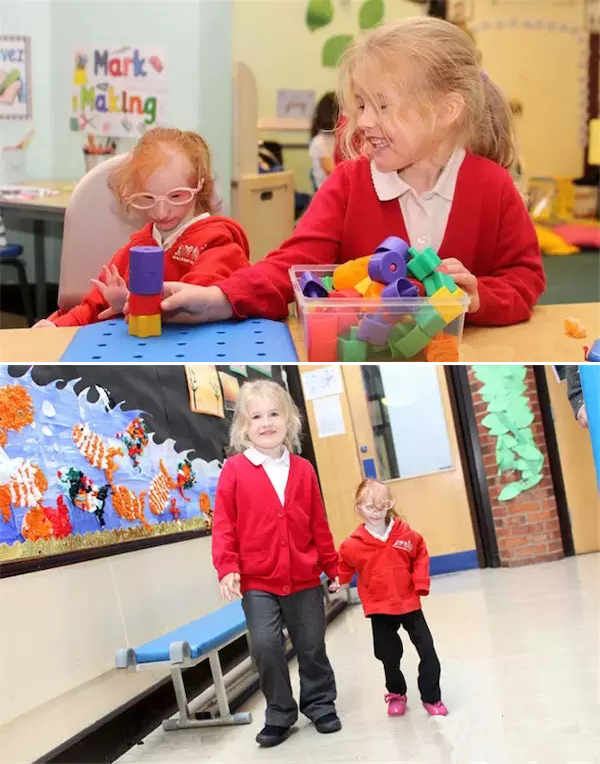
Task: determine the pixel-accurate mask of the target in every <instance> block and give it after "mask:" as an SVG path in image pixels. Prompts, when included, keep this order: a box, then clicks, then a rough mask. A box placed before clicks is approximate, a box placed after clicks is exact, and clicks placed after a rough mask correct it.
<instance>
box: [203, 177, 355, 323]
mask: <svg viewBox="0 0 600 764" xmlns="http://www.w3.org/2000/svg"><path fill="white" fill-rule="evenodd" d="M347 199H348V190H347V178H346V171H345V169H344V165H340V166H339V167H336V168H335V170H334V171H333V172H332V173H331V175H330V176H329V177H328V178H327V180H326V181H325V183H323V185H322V186H321V188H320V189H319V190H318V191H317V193H316V194H315V196H314V198H313V200H312V202H311V203H310V206H309V208H308V209H307V210H306V212H305V213H304V215H303V216H302V217H301V219H300V220H299V221H298V225H297V226H296V230H295V232H294V235H293V236H291V237H290V238H289V239H287V240H286V241H284V242H283V244H282V245H281V247H280V248H279V249H278V250H275V251H274V252H271V253H270V254H269V255H267V257H266V258H265V259H264V260H262V261H261V262H259V263H257V264H256V265H253V266H252V267H251V268H249V269H248V270H245V271H239V272H238V273H234V274H233V275H232V276H231V277H230V278H228V279H227V281H222V282H217V284H216V286H218V287H219V288H220V289H222V290H223V292H224V293H225V296H226V297H227V299H228V300H229V302H230V303H231V306H232V307H233V312H234V314H235V315H236V316H237V317H238V318H247V317H248V316H263V317H265V318H274V319H278V318H286V317H287V315H288V303H290V302H291V301H292V299H293V293H292V285H291V282H290V277H289V274H288V271H289V268H290V266H292V265H300V264H301V265H319V264H322V265H333V264H334V263H337V262H339V258H340V250H341V239H342V231H343V227H344V218H345V212H346V205H347Z"/></svg>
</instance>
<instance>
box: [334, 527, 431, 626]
mask: <svg viewBox="0 0 600 764" xmlns="http://www.w3.org/2000/svg"><path fill="white" fill-rule="evenodd" d="M339 554H340V574H339V575H340V583H341V584H347V583H349V582H350V581H351V580H352V578H353V577H354V573H355V571H358V594H359V597H360V599H361V602H362V606H363V610H364V611H365V615H373V614H374V613H379V614H387V615H403V614H404V613H411V612H413V610H420V609H421V599H420V596H424V595H427V594H429V582H430V579H429V554H428V553H427V547H426V546H425V542H424V541H423V537H422V536H421V535H420V534H418V533H417V532H416V531H413V530H412V528H411V527H410V526H409V525H408V523H405V522H403V521H402V520H398V519H397V520H394V525H393V527H392V530H391V532H390V535H389V536H388V539H387V541H381V540H380V539H376V538H375V537H374V536H373V535H372V534H371V533H369V531H368V530H367V529H366V528H365V526H364V525H360V526H359V527H358V528H357V529H356V530H355V531H354V533H353V534H352V535H351V536H350V538H347V539H346V540H345V541H344V542H342V545H341V546H340V553H339Z"/></svg>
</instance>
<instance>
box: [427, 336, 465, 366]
mask: <svg viewBox="0 0 600 764" xmlns="http://www.w3.org/2000/svg"><path fill="white" fill-rule="evenodd" d="M425 358H426V359H427V360H428V361H429V363H435V362H436V361H458V337H455V336H454V334H448V333H446V332H440V333H439V334H436V335H434V336H433V337H432V338H431V340H430V341H429V345H427V347H426V348H425Z"/></svg>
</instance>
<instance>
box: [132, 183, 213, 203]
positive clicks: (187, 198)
mask: <svg viewBox="0 0 600 764" xmlns="http://www.w3.org/2000/svg"><path fill="white" fill-rule="evenodd" d="M202 185H203V183H202V181H201V182H200V183H198V185H197V186H196V188H188V187H187V186H182V187H181V188H172V189H171V190H170V191H167V193H166V194H164V195H163V196H157V195H156V194H150V193H141V194H132V195H131V196H130V197H128V198H127V199H126V200H125V201H126V202H127V204H129V205H131V206H132V207H134V208H135V209H136V210H151V209H152V207H154V206H155V205H156V204H158V202H167V204H172V205H173V206H174V207H182V206H183V205H184V204H189V203H190V202H191V201H192V199H193V198H194V197H195V196H196V194H197V193H198V191H200V189H201V188H202Z"/></svg>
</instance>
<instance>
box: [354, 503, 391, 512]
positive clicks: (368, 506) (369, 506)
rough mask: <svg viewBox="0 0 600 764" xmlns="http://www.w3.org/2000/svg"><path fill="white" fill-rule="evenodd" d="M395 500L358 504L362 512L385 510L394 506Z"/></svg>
mask: <svg viewBox="0 0 600 764" xmlns="http://www.w3.org/2000/svg"><path fill="white" fill-rule="evenodd" d="M395 504H396V502H395V501H382V502H381V504H359V505H358V506H359V507H360V508H361V509H362V510H363V512H387V511H388V510H390V509H392V508H393V507H394V506H395Z"/></svg>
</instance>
